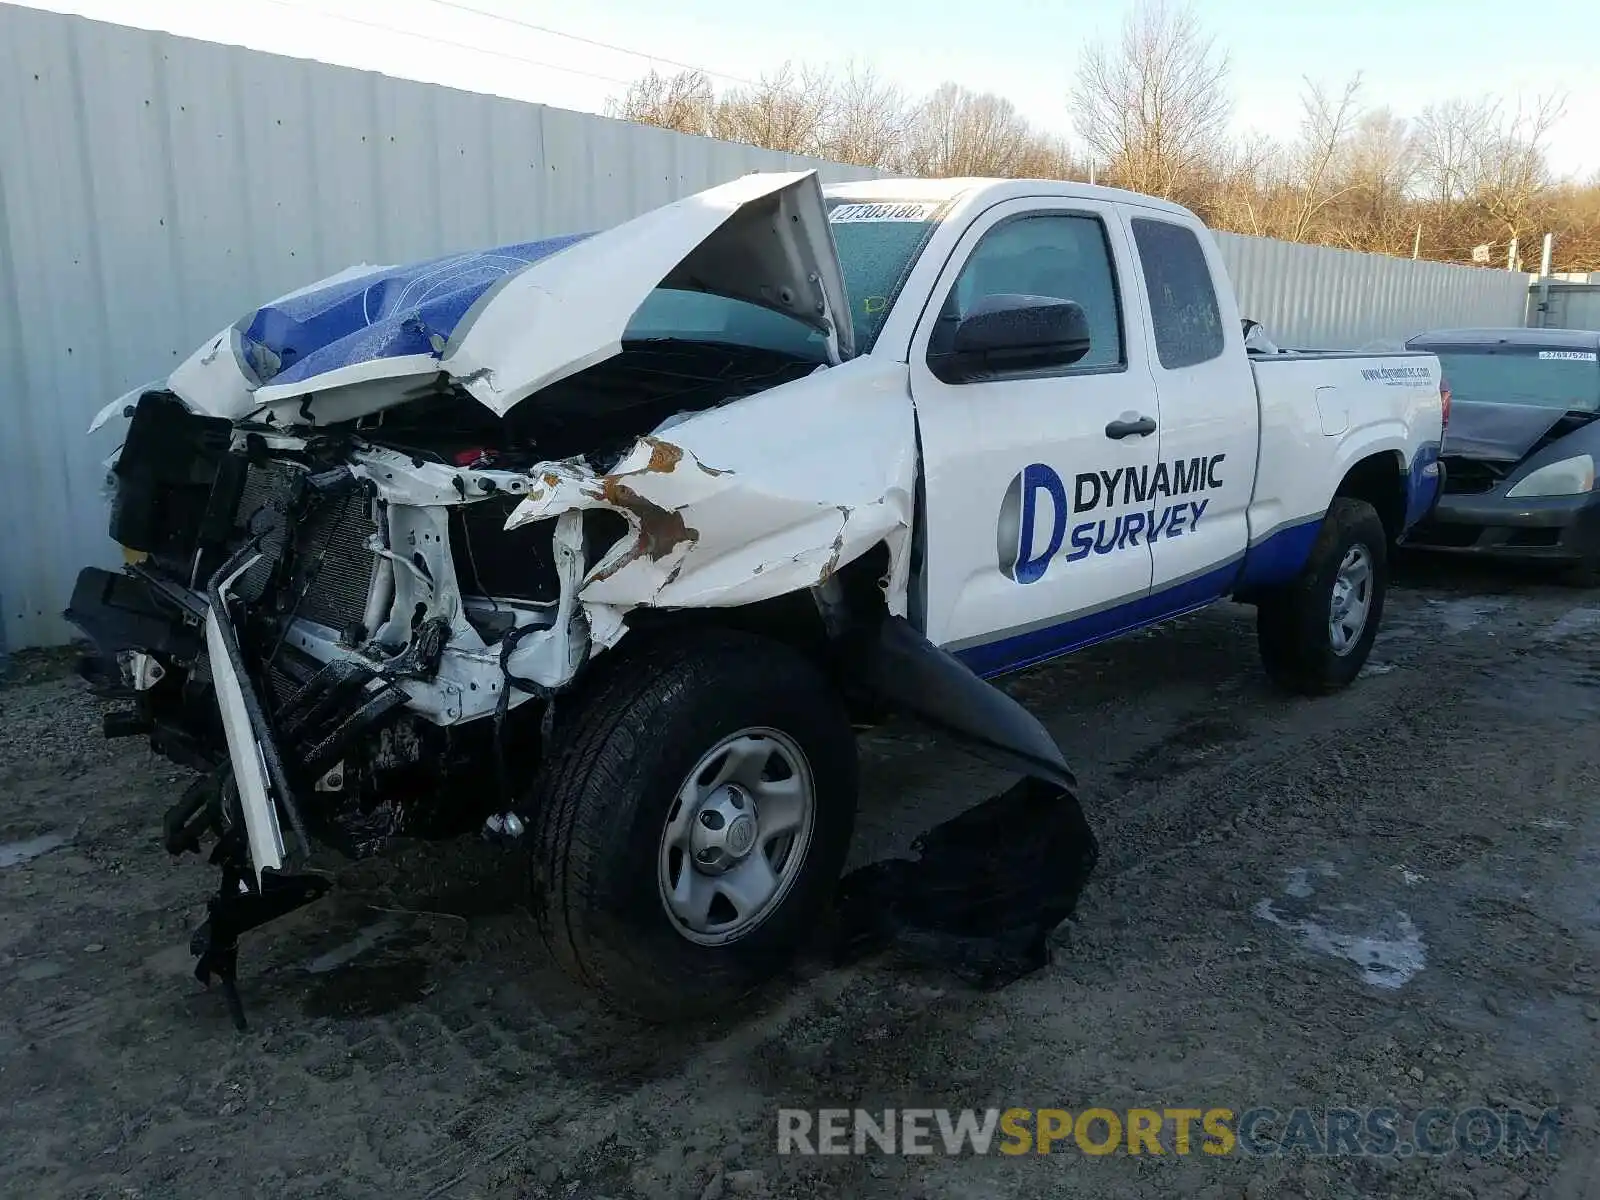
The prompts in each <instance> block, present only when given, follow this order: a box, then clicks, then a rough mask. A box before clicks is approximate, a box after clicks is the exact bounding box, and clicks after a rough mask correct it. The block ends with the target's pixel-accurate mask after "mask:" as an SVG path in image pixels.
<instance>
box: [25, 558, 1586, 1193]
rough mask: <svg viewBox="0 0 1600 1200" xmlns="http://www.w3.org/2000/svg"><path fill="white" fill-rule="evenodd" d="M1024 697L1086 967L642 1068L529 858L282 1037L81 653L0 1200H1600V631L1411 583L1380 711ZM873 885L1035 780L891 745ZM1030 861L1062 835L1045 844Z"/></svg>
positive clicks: (384, 885) (464, 885)
mask: <svg viewBox="0 0 1600 1200" xmlns="http://www.w3.org/2000/svg"><path fill="white" fill-rule="evenodd" d="M1007 686H1008V687H1010V688H1011V690H1012V691H1013V692H1014V693H1015V694H1016V695H1017V696H1018V697H1020V698H1021V699H1022V700H1023V701H1024V702H1025V703H1027V704H1028V705H1029V706H1030V707H1031V708H1032V709H1033V710H1034V711H1035V712H1037V713H1038V714H1040V716H1041V717H1042V718H1043V719H1044V720H1045V721H1046V722H1047V723H1048V724H1049V725H1050V727H1051V728H1052V730H1053V731H1054V732H1055V733H1056V735H1057V736H1058V738H1059V739H1060V740H1061V742H1062V744H1063V746H1064V747H1065V748H1066V750H1067V753H1068V756H1069V759H1070V760H1071V761H1072V763H1073V764H1074V766H1075V768H1077V769H1078V770H1079V773H1080V778H1081V781H1082V784H1083V796H1084V803H1085V808H1086V809H1087V811H1088V813H1089V816H1090V820H1091V821H1092V822H1093V823H1094V825H1095V827H1096V829H1097V831H1098V833H1099V835H1100V837H1101V841H1102V852H1103V857H1102V861H1101V865H1100V868H1099V870H1098V872H1097V874H1096V876H1095V878H1094V880H1093V881H1092V883H1091V884H1090V886H1089V888H1088V890H1087V892H1086V894H1085V896H1084V898H1083V901H1082V903H1081V905H1080V908H1079V912H1078V915H1077V918H1076V920H1075V921H1074V922H1072V923H1071V924H1070V925H1069V926H1067V927H1065V928H1064V929H1063V930H1062V931H1060V932H1059V933H1058V935H1057V937H1056V945H1055V949H1054V954H1053V962H1052V964H1051V965H1050V966H1049V967H1047V968H1045V969H1044V970H1042V971H1039V972H1037V973H1035V974H1033V975H1031V976H1029V977H1027V978H1025V979H1023V980H1021V981H1020V982H1017V983H1015V984H1013V985H1011V986H1010V987H1007V988H1004V989H1001V990H998V991H994V992H987V993H979V992H974V991H971V990H969V989H967V988H965V987H964V986H962V985H961V984H959V983H957V982H956V981H955V980H953V979H951V978H946V977H942V976H941V975H940V974H939V973H937V972H935V971H930V970H927V969H925V968H917V967H915V966H912V965H910V964H905V963H901V962H897V961H895V959H894V958H893V956H888V957H879V958H877V959H874V960H871V961H868V962H866V963H863V964H860V965H857V966H854V967H850V968H848V969H831V968H830V967H829V966H828V965H827V964H826V963H824V962H822V961H820V960H817V959H808V960H807V961H805V962H803V963H802V964H801V965H800V966H799V967H798V968H797V970H796V972H795V976H794V978H792V979H789V980H786V981H785V982H784V984H783V986H781V987H777V988H774V989H773V990H772V992H771V994H770V995H769V996H767V997H765V998H763V999H761V1000H759V1001H758V1002H752V1003H751V1004H750V1005H749V1007H748V1009H747V1010H746V1011H742V1012H732V1013H729V1014H727V1017H726V1019H725V1020H723V1021H721V1022H717V1023H713V1024H708V1025H703V1026H697V1027H692V1028H687V1029H677V1030H669V1031H662V1030H648V1029H641V1028H639V1027H636V1026H634V1025H631V1024H629V1023H628V1022H626V1021H624V1020H621V1019H620V1018H617V1017H613V1016H610V1015H607V1014H606V1013H604V1012H602V1011H600V1010H598V1009H597V1008H596V1007H595V1005H594V1004H593V1002H592V1001H591V1000H589V999H588V998H587V997H586V996H585V995H584V994H583V993H581V992H580V991H578V990H577V989H575V988H574V987H572V986H571V985H569V984H568V983H566V982H565V981H564V979H563V978H562V977H561V976H560V975H559V974H558V973H557V972H556V970H555V969H554V967H553V966H552V965H551V964H550V963H549V961H548V960H547V959H546V957H545V956H544V953H543V951H542V949H541V948H540V946H539V945H538V941H537V937H536V935H535V933H534V930H533V925H532V922H531V920H530V919H529V917H528V915H527V913H526V912H525V910H523V909H522V908H521V907H520V904H521V900H520V896H519V892H518V887H517V884H516V880H515V878H514V874H515V872H514V870H513V867H512V864H511V863H510V862H509V861H508V860H507V859H506V858H505V857H504V852H502V851H497V850H495V849H493V848H491V847H488V846H483V845H479V844H477V843H467V844H459V845H451V846H443V847H439V846H433V847H416V848H408V849H407V850H405V851H404V852H403V853H401V854H399V855H397V856H395V857H392V858H389V859H384V860H379V861H372V862H366V863H361V864H356V865H354V866H350V867H345V868H342V870H341V877H340V884H341V886H340V887H339V888H338V889H336V891H335V892H334V894H333V896H331V897H330V898H329V899H328V900H326V901H323V902H322V903H321V904H319V905H317V906H315V907H314V908H312V909H309V910H306V911H304V912H302V913H299V914H297V915H296V916H294V917H292V918H290V919H288V920H286V921H284V922H282V923H280V924H278V925H276V926H272V927H269V928H268V929H265V930H262V931H260V932H257V933H255V934H252V935H249V937H248V938H247V940H246V942H245V944H244V952H243V958H242V963H243V971H244V978H243V980H242V983H243V991H244V996H245V1004H246V1008H247V1010H248V1012H249V1013H250V1015H251V1018H252V1023H251V1027H250V1029H249V1030H248V1031H247V1032H245V1033H243V1034H238V1033H235V1032H234V1030H233V1029H232V1027H231V1026H230V1025H229V1023H228V1020H227V1017H226V1013H225V1011H224V1008H223V1005H222V1002H221V999H220V997H219V996H217V995H216V994H215V993H207V992H204V991H202V990H201V989H200V988H199V985H198V984H196V983H195V982H194V981H193V979H192V978H190V977H189V971H190V970H191V967H192V960H191V959H190V958H189V955H188V952H187V940H188V934H189V931H190V929H191V928H192V926H193V925H194V924H195V923H196V921H197V920H198V919H199V917H200V914H201V904H202V901H203V898H204V895H205V892H206V891H207V889H208V888H210V887H211V886H213V884H212V869H211V868H209V867H207V866H205V865H204V864H203V863H201V862H199V861H197V860H195V859H193V858H192V857H191V858H189V859H187V860H183V861H174V860H172V859H170V858H169V857H168V856H167V855H166V854H165V853H164V852H163V851H162V850H161V848H160V846H159V844H158V841H157V834H158V819H159V814H160V812H161V810H162V809H163V808H164V807H165V806H166V805H168V804H170V803H171V802H172V800H173V798H174V797H175V796H176V795H177V793H178V791H179V789H180V788H181V787H182V786H183V783H184V776H183V775H182V773H181V772H178V771H176V770H174V769H172V768H171V767H169V766H168V765H166V764H164V763H162V762H160V761H159V760H155V759H152V758H151V757H150V756H149V754H148V753H147V752H146V751H145V750H143V749H142V748H140V747H139V746H136V745H134V744H133V743H130V742H117V743H109V744H108V743H106V742H105V741H103V740H102V739H101V738H100V736H99V732H98V724H99V715H100V714H99V706H98V704H97V703H96V702H95V701H94V700H92V699H91V698H90V697H88V696H86V695H85V694H84V692H83V690H82V689H81V687H80V686H79V685H78V683H77V681H76V680H75V679H74V678H72V677H71V675H70V673H69V670H68V668H67V665H66V662H65V660H64V659H63V658H61V657H60V656H55V657H39V656H32V657H29V656H24V657H22V658H21V659H19V660H18V661H17V663H16V664H14V671H13V678H12V681H11V682H10V684H9V686H6V687H3V688H0V918H3V919H0V1104H3V1106H4V1109H3V1111H4V1113H5V1116H4V1124H3V1129H4V1135H3V1137H0V1193H3V1194H5V1195H7V1196H27V1197H43V1196H57V1195H61V1196H129V1197H132V1196H144V1197H155V1196H216V1195H223V1196H233V1195H255V1196H263V1197H279V1196H284V1197H287V1196H296V1197H299V1196H354V1197H364V1196H382V1197H395V1196H407V1197H409V1196H423V1197H426V1196H435V1195H450V1196H494V1197H500V1196H506V1197H509V1196H528V1197H611V1198H612V1200H622V1198H624V1197H650V1198H656V1197H662V1198H665V1197H679V1196H682V1197H690V1198H696V1197H705V1198H708V1200H715V1198H717V1197H731V1196H738V1195H751V1196H770V1197H833V1196H837V1197H876V1196H908V1197H910V1196H915V1197H925V1198H927V1200H936V1198H945V1197H949V1198H966V1197H971V1198H973V1200H977V1198H989V1197H1010V1196H1019V1197H1020V1196H1063V1195H1094V1196H1099V1197H1122V1196H1130V1197H1131V1196H1149V1197H1167V1196H1174V1195H1199V1196H1202V1197H1225V1196H1231V1197H1238V1196H1245V1197H1248V1198H1250V1200H1261V1198H1263V1197H1276V1196H1306V1197H1324V1196H1327V1197H1335V1196H1337V1197H1346V1196H1351V1197H1353V1196H1373V1195H1379V1196H1381V1195H1391V1196H1402V1197H1424V1196H1426V1197H1450V1198H1453V1200H1456V1198H1459V1200H1467V1198H1490V1197H1510V1198H1512V1200H1516V1198H1519V1197H1524V1196H1531V1195H1536V1196H1551V1197H1555V1198H1556V1200H1582V1198H1583V1197H1594V1196H1600V1154H1597V1143H1600V1119H1597V1116H1596V1110H1595V1105H1596V1103H1597V1102H1600V1087H1597V1083H1600V1023H1597V1022H1600V884H1597V880H1600V799H1597V792H1596V782H1597V779H1600V738H1597V737H1596V736H1595V735H1594V733H1593V732H1592V730H1593V729H1594V728H1595V722H1596V718H1597V716H1600V597H1595V596H1592V595H1586V594H1585V593H1581V592H1571V591H1565V590H1562V589H1559V588H1556V587H1553V586H1547V585H1545V584H1542V583H1540V582H1538V581H1532V582H1530V581H1526V580H1519V579H1515V578H1511V577H1507V576H1494V575H1491V576H1482V575H1466V574H1463V573H1462V572H1459V571H1454V570H1452V571H1448V572H1447V571H1443V570H1440V569H1435V568H1428V569H1426V570H1417V569H1412V570H1411V571H1410V572H1409V573H1408V577H1407V579H1406V580H1405V582H1404V584H1403V586H1401V587H1398V588H1397V589H1396V590H1395V591H1394V592H1393V593H1391V598H1390V610H1389V613H1388V614H1387V617H1386V620H1385V628H1384V632H1383V634H1382V636H1381V638H1380V641H1379V643H1378V645H1377V647H1376V649H1375V650H1374V653H1373V659H1372V662H1371V664H1370V665H1369V667H1368V669H1367V671H1366V672H1365V673H1364V674H1363V676H1362V677H1361V679H1360V680H1358V681H1357V683H1356V685H1355V686H1354V687H1352V688H1351V689H1350V690H1348V691H1347V692H1344V693H1342V694H1340V695H1338V696H1335V697H1331V698H1327V699H1322V700H1317V701H1301V700H1286V699H1284V698H1283V697H1281V696H1279V695H1277V694H1275V693H1273V692H1272V691H1271V690H1270V689H1269V688H1268V687H1267V685H1266V683H1265V680H1264V679H1263V677H1262V674H1261V671H1260V669H1259V667H1258V665H1257V661H1256V657H1255V647H1254V637H1253V630H1252V625H1251V614H1250V612H1249V611H1248V610H1244V609H1235V608H1231V607H1224V608H1220V609H1214V610H1211V611H1208V612H1206V613H1203V614H1199V615H1196V616H1194V617H1191V618H1187V619H1185V620H1184V621H1182V622H1180V623H1178V624H1176V625H1174V626H1169V627H1166V628H1163V629H1160V630H1157V631H1152V632H1149V633H1147V634H1144V635H1141V636H1137V637H1134V638H1132V639H1128V640H1125V641H1123V642H1121V643H1119V644H1115V645H1111V646H1106V647H1102V648H1099V649H1096V650H1094V651H1090V652H1087V653H1084V654H1081V655H1078V656H1076V657H1074V658H1073V659H1070V660H1068V661H1067V662H1065V663H1063V664H1061V665H1056V666H1052V667H1047V668H1041V669H1037V670H1034V671H1032V672H1028V673H1026V674H1023V675H1020V676H1018V677H1015V678H1013V679H1012V680H1011V681H1009V683H1008V685H1007ZM862 751H863V759H864V764H865V778H866V783H867V794H866V796H865V798H864V802H863V803H864V809H863V813H862V817H861V820H860V825H859V836H858V845H857V849H856V851H855V857H856V860H857V861H859V862H864V861H870V860H871V859H873V858H876V857H879V856H882V855H884V854H888V853H892V852H897V851H903V850H904V849H905V847H906V846H907V845H908V844H909V843H910V841H911V839H912V837H914V835H915V834H916V833H917V832H919V831H920V830H923V829H926V828H928V827H930V826H931V825H934V824H936V823H938V822H939V821H942V820H945V819H947V818H948V817H950V816H952V815H954V814H955V813H957V812H959V811H961V810H962V808H963V807H964V806H966V805H968V804H970V803H972V802H973V800H974V799H976V798H979V797H982V796H984V795H988V794H991V793H992V792H994V791H995V790H997V787H998V786H1002V785H1003V784H1004V782H1005V780H1004V777H1003V776H996V775H995V774H994V773H993V772H991V771H989V770H988V768H985V767H982V766H980V765H976V764H975V763H974V762H973V761H972V760H970V759H968V758H966V757H965V756H963V755H961V754H960V753H958V752H957V751H955V750H954V749H953V748H951V747H950V746H948V745H946V744H943V743H941V742H940V741H939V740H938V739H936V738H934V737H931V736H929V735H927V734H925V733H923V732H921V731H919V730H916V729H913V728H891V729H889V730H887V731H885V732H882V733H878V734H874V735H872V736H870V737H866V738H864V739H863V742H862ZM1017 834H1018V836H1019V837H1024V838H1025V837H1026V836H1027V831H1026V830H1018V831H1017ZM1297 1104H1303V1105H1307V1106H1310V1107H1312V1108H1314V1109H1316V1110H1318V1111H1321V1110H1323V1109H1325V1108H1327V1107H1330V1106H1343V1107H1351V1108H1358V1109H1359V1108H1368V1107H1372V1106H1383V1105H1387V1106H1392V1107H1394V1108H1397V1109H1400V1110H1401V1111H1402V1112H1405V1113H1415V1112H1416V1111H1417V1110H1420V1109H1424V1108H1427V1107H1430V1106H1441V1107H1446V1108H1455V1109H1461V1108H1467V1107H1472V1106H1475V1105H1485V1104H1487V1105H1490V1106H1493V1107H1495V1108H1496V1109H1497V1110H1499V1111H1506V1110H1510V1109H1522V1110H1524V1111H1527V1112H1532V1113H1537V1112H1539V1111H1541V1110H1543V1109H1545V1108H1547V1107H1551V1106H1560V1108H1561V1109H1562V1129H1561V1134H1560V1142H1559V1150H1560V1154H1559V1156H1552V1155H1547V1154H1530V1155H1522V1156H1514V1157H1507V1156H1503V1155H1496V1156H1489V1157H1486V1158H1478V1157H1473V1156H1470V1155H1463V1154H1461V1153H1459V1152H1457V1153H1453V1154H1451V1155H1449V1156H1447V1157H1444V1158H1442V1159H1441V1158H1423V1157H1400V1156H1398V1155H1390V1156H1386V1157H1365V1158H1356V1157H1350V1158H1321V1159H1319V1158H1314V1157H1307V1156H1303V1155H1294V1156H1290V1157H1288V1158H1269V1159H1262V1158H1252V1157H1248V1156H1244V1155H1240V1154H1233V1155H1227V1156H1222V1157H1211V1156H1206V1155H1188V1156H1177V1155H1172V1154H1167V1155H1163V1156H1159V1157H1152V1156H1150V1155H1142V1156H1134V1155H1129V1154H1126V1153H1122V1152H1118V1153H1116V1154H1112V1155H1109V1156H1106V1157H1090V1156H1086V1155H1084V1154H1082V1153H1080V1152H1078V1151H1077V1150H1075V1149H1071V1148H1068V1149H1067V1150H1066V1152H1060V1148H1058V1152H1057V1153H1055V1154H1052V1155H1050V1156H1048V1157H1045V1156H1039V1155H1024V1156H1021V1157H1006V1156H999V1155H987V1156H975V1155H964V1156H956V1157H952V1156H947V1155H943V1154H939V1155H935V1156H932V1157H919V1158H907V1157H899V1156H886V1155H881V1154H873V1155H867V1156H862V1157H845V1158H795V1157H785V1158H780V1157H779V1156H778V1155H777V1153H776V1144H775V1126H776V1110H777V1109H778V1107H780V1106H793V1107H803V1108H817V1107H825V1106H827V1107H837V1106H854V1105H862V1106H865V1107H869V1108H875V1109H882V1108H886V1107H895V1108H904V1107H919V1106H925V1107H948V1108H960V1107H966V1106H972V1107H978V1108H988V1107H1001V1108H1004V1107H1011V1106H1019V1107H1029V1108H1035V1107H1047V1106H1049V1107H1062V1108H1066V1109H1070V1110H1073V1111H1074V1112H1076V1111H1078V1110H1081V1109H1083V1108H1086V1107H1090V1106H1099V1107H1105V1108H1111V1109H1126V1108H1129V1107H1152V1108H1162V1107H1173V1106H1186V1107H1194V1108H1211V1107H1228V1108H1232V1109H1233V1110H1235V1111H1240V1110H1243V1109H1247V1108H1251V1107H1253V1106H1262V1105H1265V1106H1271V1107H1273V1108H1276V1109H1279V1110H1287V1109H1289V1108H1291V1107H1292V1106H1294V1105H1297Z"/></svg>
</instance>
